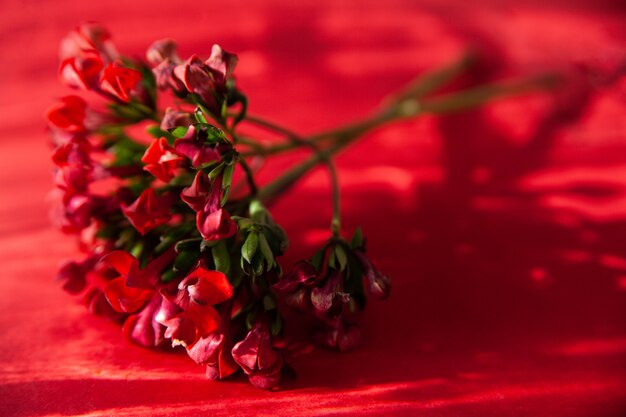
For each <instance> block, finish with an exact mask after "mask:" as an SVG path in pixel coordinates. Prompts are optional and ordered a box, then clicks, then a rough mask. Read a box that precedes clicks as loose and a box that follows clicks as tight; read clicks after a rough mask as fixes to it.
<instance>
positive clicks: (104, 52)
mask: <svg viewBox="0 0 626 417" xmlns="http://www.w3.org/2000/svg"><path fill="white" fill-rule="evenodd" d="M90 50H93V51H97V52H98V53H99V54H100V55H101V56H102V57H103V58H104V59H105V60H106V61H107V62H111V61H113V60H115V59H117V57H118V53H117V51H116V50H115V46H113V43H112V42H111V34H110V33H109V31H107V30H106V29H105V28H104V27H102V26H100V25H97V24H95V23H84V24H82V25H80V26H78V27H77V28H76V29H75V30H73V31H72V32H70V33H69V34H68V35H67V36H66V37H65V38H64V39H63V40H62V41H61V51H60V52H61V53H60V55H61V59H66V58H71V57H75V56H78V55H80V54H81V53H82V52H84V51H90Z"/></svg>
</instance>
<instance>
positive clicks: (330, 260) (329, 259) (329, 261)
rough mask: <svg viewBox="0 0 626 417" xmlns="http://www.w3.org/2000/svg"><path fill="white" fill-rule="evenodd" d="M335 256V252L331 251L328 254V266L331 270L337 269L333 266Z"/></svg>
mask: <svg viewBox="0 0 626 417" xmlns="http://www.w3.org/2000/svg"><path fill="white" fill-rule="evenodd" d="M336 257H337V256H336V255H335V251H334V250H331V251H330V254H329V255H328V266H329V267H331V268H337V266H336V265H335V259H336Z"/></svg>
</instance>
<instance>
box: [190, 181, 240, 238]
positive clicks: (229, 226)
mask: <svg viewBox="0 0 626 417" xmlns="http://www.w3.org/2000/svg"><path fill="white" fill-rule="evenodd" d="M194 182H195V181H194ZM192 185H193V184H192ZM222 192H223V189H222V176H221V175H220V176H218V177H217V178H216V179H215V181H214V182H213V185H212V187H211V192H210V194H209V196H208V198H207V202H206V204H205V205H204V207H203V208H202V210H199V211H198V212H197V213H196V227H197V228H198V231H199V232H200V234H201V235H202V237H203V238H204V239H205V240H210V241H212V240H221V239H226V238H229V237H231V236H233V235H234V234H235V233H237V223H235V222H234V221H233V219H232V218H231V217H230V214H228V212H227V211H226V210H225V209H223V208H222V203H221V196H222Z"/></svg>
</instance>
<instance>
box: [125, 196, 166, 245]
mask: <svg viewBox="0 0 626 417" xmlns="http://www.w3.org/2000/svg"><path fill="white" fill-rule="evenodd" d="M122 213H124V216H126V218H127V219H128V221H129V222H130V223H131V224H132V225H133V226H134V227H135V229H137V230H138V231H139V233H141V234H142V235H144V234H146V233H147V232H149V231H150V230H152V229H154V228H155V227H157V226H159V225H161V224H164V223H167V222H168V221H169V220H170V219H171V217H172V214H171V213H170V204H169V199H168V198H165V197H159V196H157V195H156V193H155V192H154V189H152V188H148V189H147V190H145V191H144V192H143V193H141V195H140V196H139V198H138V199H137V200H135V202H134V203H132V204H131V205H130V206H124V205H122Z"/></svg>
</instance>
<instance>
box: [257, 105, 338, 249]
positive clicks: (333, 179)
mask: <svg viewBox="0 0 626 417" xmlns="http://www.w3.org/2000/svg"><path fill="white" fill-rule="evenodd" d="M246 120H247V121H249V122H250V123H254V124H256V125H258V126H260V127H263V128H265V129H267V130H271V131H273V132H276V133H279V134H282V135H284V136H286V137H287V138H288V139H289V140H290V141H291V143H293V144H297V145H301V146H308V147H309V148H311V149H312V150H313V152H314V153H315V154H316V155H318V156H319V157H320V158H321V159H320V161H324V163H325V164H326V166H327V167H328V174H329V176H330V183H331V189H332V201H333V217H332V220H331V223H330V229H331V231H332V233H333V236H335V237H339V236H340V235H341V190H340V188H339V179H338V176H337V169H336V167H335V164H334V163H333V161H332V159H331V158H330V157H328V156H325V154H324V153H323V151H322V150H320V148H319V146H318V145H317V143H315V142H314V141H310V140H305V139H303V138H302V137H300V136H299V135H298V134H297V133H295V132H292V131H291V130H289V129H287V128H284V127H282V126H278V125H276V124H274V123H272V122H269V121H267V120H264V119H262V118H260V117H257V116H252V115H248V116H247V118H246Z"/></svg>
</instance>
